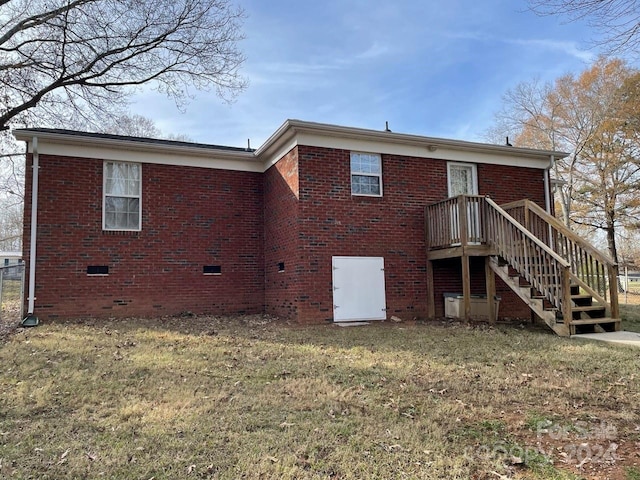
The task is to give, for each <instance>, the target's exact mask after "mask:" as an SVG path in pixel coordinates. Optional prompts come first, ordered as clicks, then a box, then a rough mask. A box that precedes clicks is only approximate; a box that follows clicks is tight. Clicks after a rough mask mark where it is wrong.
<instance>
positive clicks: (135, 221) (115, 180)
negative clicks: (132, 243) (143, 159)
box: [102, 162, 142, 231]
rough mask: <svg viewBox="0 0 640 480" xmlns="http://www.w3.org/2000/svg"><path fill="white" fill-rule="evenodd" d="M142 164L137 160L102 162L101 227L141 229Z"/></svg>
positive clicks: (109, 228) (108, 228)
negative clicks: (129, 161)
mask: <svg viewBox="0 0 640 480" xmlns="http://www.w3.org/2000/svg"><path fill="white" fill-rule="evenodd" d="M141 173H142V166H141V165H140V164H139V163H125V162H104V198H103V205H102V212H103V216H102V228H103V229H104V230H133V231H137V230H141V229H142V225H141V217H142V201H141V200H142V199H141V190H142V187H141V185H142V181H141Z"/></svg>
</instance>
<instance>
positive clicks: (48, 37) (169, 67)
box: [0, 0, 245, 129]
mask: <svg viewBox="0 0 640 480" xmlns="http://www.w3.org/2000/svg"><path fill="white" fill-rule="evenodd" d="M242 18H243V13H242V11H241V10H240V9H238V8H235V7H234V6H233V5H232V2H231V1H230V0H136V1H131V0H0V129H5V128H7V127H8V126H9V125H14V126H15V124H16V122H19V123H21V124H29V123H36V122H30V121H29V117H30V115H33V114H34V110H33V109H34V108H35V107H37V115H38V117H37V118H38V120H39V121H38V122H37V123H38V124H53V123H58V122H57V120H56V119H57V118H58V116H59V112H60V110H61V109H62V110H64V111H66V112H68V111H69V109H71V111H72V112H73V113H74V114H76V115H78V116H80V117H81V118H84V120H85V121H91V120H92V119H93V118H94V116H95V114H96V113H98V114H103V112H104V111H105V110H107V111H110V110H111V109H112V108H113V107H114V106H118V105H120V106H123V105H125V104H126V100H127V97H128V95H130V94H131V93H132V91H133V90H132V89H135V87H138V86H140V85H144V84H148V85H150V86H152V87H153V88H156V89H157V90H159V91H161V92H163V93H166V94H167V95H168V96H170V97H171V98H173V99H174V100H175V101H176V103H177V104H178V105H183V103H184V102H185V101H186V100H187V99H188V98H189V95H190V92H191V91H192V89H193V88H195V89H210V88H214V89H215V91H216V93H217V94H218V95H220V96H221V97H223V98H227V99H228V98H231V97H233V95H235V94H236V93H237V92H238V91H239V90H241V89H242V88H243V87H244V85H245V83H244V79H243V78H242V77H241V76H240V74H239V71H238V70H239V67H240V65H241V64H242V62H243V61H244V57H243V55H242V53H241V52H240V51H239V50H238V42H239V40H241V39H242V34H241V32H240V24H241V21H242ZM105 107H108V108H105Z"/></svg>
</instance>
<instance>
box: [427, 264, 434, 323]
mask: <svg viewBox="0 0 640 480" xmlns="http://www.w3.org/2000/svg"><path fill="white" fill-rule="evenodd" d="M433 287H434V285H433V262H432V261H431V260H429V259H428V258H427V316H428V317H429V319H430V320H433V319H434V318H436V292H435V289H434V288H433Z"/></svg>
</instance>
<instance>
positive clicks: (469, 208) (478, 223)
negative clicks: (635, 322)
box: [425, 195, 620, 336]
mask: <svg viewBox="0 0 640 480" xmlns="http://www.w3.org/2000/svg"><path fill="white" fill-rule="evenodd" d="M505 207H506V208H505ZM425 220H426V223H425V227H426V232H425V233H426V235H425V240H426V243H427V249H428V250H429V251H434V250H439V251H440V252H445V254H444V255H443V254H442V253H439V255H440V258H446V257H447V255H448V254H449V253H450V254H451V255H456V254H457V255H469V254H470V253H469V251H468V250H467V248H474V249H475V250H474V253H473V254H476V255H477V254H479V253H480V254H482V252H485V253H484V254H485V255H488V256H490V257H491V259H490V261H489V263H488V266H489V267H490V268H491V269H492V270H493V271H494V272H495V273H496V274H497V275H498V276H499V277H500V278H502V280H503V281H504V282H505V283H506V284H507V285H508V286H509V287H510V288H511V289H512V290H513V291H514V292H515V293H516V294H517V295H518V296H519V297H520V298H521V299H522V300H523V301H524V302H525V303H526V304H527V305H529V307H530V308H531V310H533V311H534V312H535V313H536V314H537V315H538V316H539V317H540V318H541V319H542V320H543V321H544V322H545V323H546V324H547V325H548V326H549V327H551V328H552V329H553V330H554V331H555V332H556V333H557V334H558V335H563V336H564V335H572V334H574V333H579V332H584V331H585V329H586V330H587V331H589V330H590V329H591V330H593V331H605V330H612V329H614V330H616V331H617V330H619V329H620V315H619V308H618V290H617V271H616V265H615V263H614V262H613V261H611V260H610V259H608V258H607V257H606V255H603V254H602V253H601V252H599V251H598V250H596V249H595V248H594V247H592V246H591V245H590V244H589V243H588V242H586V241H585V240H583V239H582V238H580V237H579V236H577V235H576V234H574V233H573V232H571V231H570V230H568V229H567V228H565V227H564V225H562V224H561V223H560V222H559V221H558V220H557V219H555V218H554V217H552V216H551V215H549V214H547V213H546V212H545V211H544V210H543V209H542V208H540V207H539V206H538V205H536V204H535V203H533V202H530V201H528V200H523V201H519V202H512V203H509V204H507V205H506V206H500V205H498V204H496V203H495V202H494V201H493V200H491V199H490V198H489V197H483V196H478V195H461V196H458V197H455V198H449V199H447V200H444V201H442V202H438V203H435V204H432V205H428V206H427V207H426V209H425ZM478 247H479V248H478ZM463 263H464V262H463ZM594 302H595V303H594ZM607 310H609V312H608V313H609V315H608V316H607Z"/></svg>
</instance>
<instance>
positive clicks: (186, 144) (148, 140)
mask: <svg viewBox="0 0 640 480" xmlns="http://www.w3.org/2000/svg"><path fill="white" fill-rule="evenodd" d="M19 130H28V131H29V132H36V133H51V134H59V135H69V136H75V137H88V138H102V139H106V140H123V141H128V142H139V143H141V144H150V145H167V146H175V147H190V148H202V149H203V150H224V151H227V152H254V151H255V149H253V148H242V147H228V146H224V145H212V144H207V143H195V142H183V141H178V140H166V139H164V138H145V137H130V136H128V135H113V134H111V133H95V132H80V131H77V130H65V129H61V128H25V129H19Z"/></svg>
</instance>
